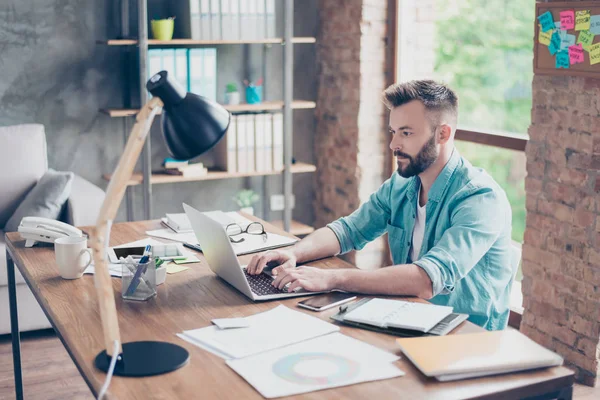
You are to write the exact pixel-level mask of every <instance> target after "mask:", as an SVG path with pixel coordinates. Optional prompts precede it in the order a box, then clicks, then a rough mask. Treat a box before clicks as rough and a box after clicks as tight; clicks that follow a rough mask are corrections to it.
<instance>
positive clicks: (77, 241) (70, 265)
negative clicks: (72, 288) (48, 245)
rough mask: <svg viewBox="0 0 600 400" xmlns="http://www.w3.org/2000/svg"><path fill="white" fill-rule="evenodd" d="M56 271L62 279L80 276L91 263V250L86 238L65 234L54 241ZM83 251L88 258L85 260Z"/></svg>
mask: <svg viewBox="0 0 600 400" xmlns="http://www.w3.org/2000/svg"><path fill="white" fill-rule="evenodd" d="M54 252H55V253H56V264H57V265H58V272H59V273H60V276H62V277H63V278H64V279H77V278H81V275H83V271H84V270H85V269H86V268H87V267H88V266H89V265H90V264H91V263H92V250H91V249H88V248H87V238H85V237H73V236H65V237H61V238H58V239H56V240H55V241H54ZM85 253H87V257H88V260H87V261H86V259H85V258H86V256H85Z"/></svg>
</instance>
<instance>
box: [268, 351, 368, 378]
mask: <svg viewBox="0 0 600 400" xmlns="http://www.w3.org/2000/svg"><path fill="white" fill-rule="evenodd" d="M272 371H273V373H274V374H275V375H276V376H278V377H279V378H281V379H284V380H286V381H288V382H291V383H295V384H299V385H335V384H340V383H342V382H347V381H348V380H351V379H353V378H355V377H356V376H357V375H358V374H359V372H360V364H359V363H358V362H356V361H353V360H350V359H348V358H346V357H343V356H340V355H337V354H331V353H321V352H315V353H297V354H290V355H288V356H285V357H282V358H280V359H279V360H277V361H276V362H275V363H274V364H273V367H272Z"/></svg>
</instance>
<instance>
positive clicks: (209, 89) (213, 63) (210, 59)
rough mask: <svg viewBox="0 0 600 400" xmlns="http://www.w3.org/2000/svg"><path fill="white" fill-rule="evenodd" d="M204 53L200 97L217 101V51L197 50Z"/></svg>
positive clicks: (213, 49)
mask: <svg viewBox="0 0 600 400" xmlns="http://www.w3.org/2000/svg"><path fill="white" fill-rule="evenodd" d="M199 50H202V51H203V53H204V75H203V78H202V79H203V83H204V84H203V87H204V92H203V94H202V96H204V97H206V98H209V99H211V100H212V101H217V49H215V48H207V49H199Z"/></svg>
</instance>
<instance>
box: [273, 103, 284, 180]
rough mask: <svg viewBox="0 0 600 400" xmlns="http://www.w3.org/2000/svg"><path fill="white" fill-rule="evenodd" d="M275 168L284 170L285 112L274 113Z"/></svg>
mask: <svg viewBox="0 0 600 400" xmlns="http://www.w3.org/2000/svg"><path fill="white" fill-rule="evenodd" d="M273 169H274V170H275V171H281V170H283V114H281V113H277V114H273Z"/></svg>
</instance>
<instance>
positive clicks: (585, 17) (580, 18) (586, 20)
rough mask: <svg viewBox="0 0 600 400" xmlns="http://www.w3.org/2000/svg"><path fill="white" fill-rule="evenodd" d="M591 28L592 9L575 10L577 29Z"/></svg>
mask: <svg viewBox="0 0 600 400" xmlns="http://www.w3.org/2000/svg"><path fill="white" fill-rule="evenodd" d="M588 29H590V10H582V11H576V12H575V30H576V31H587V30H588Z"/></svg>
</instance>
